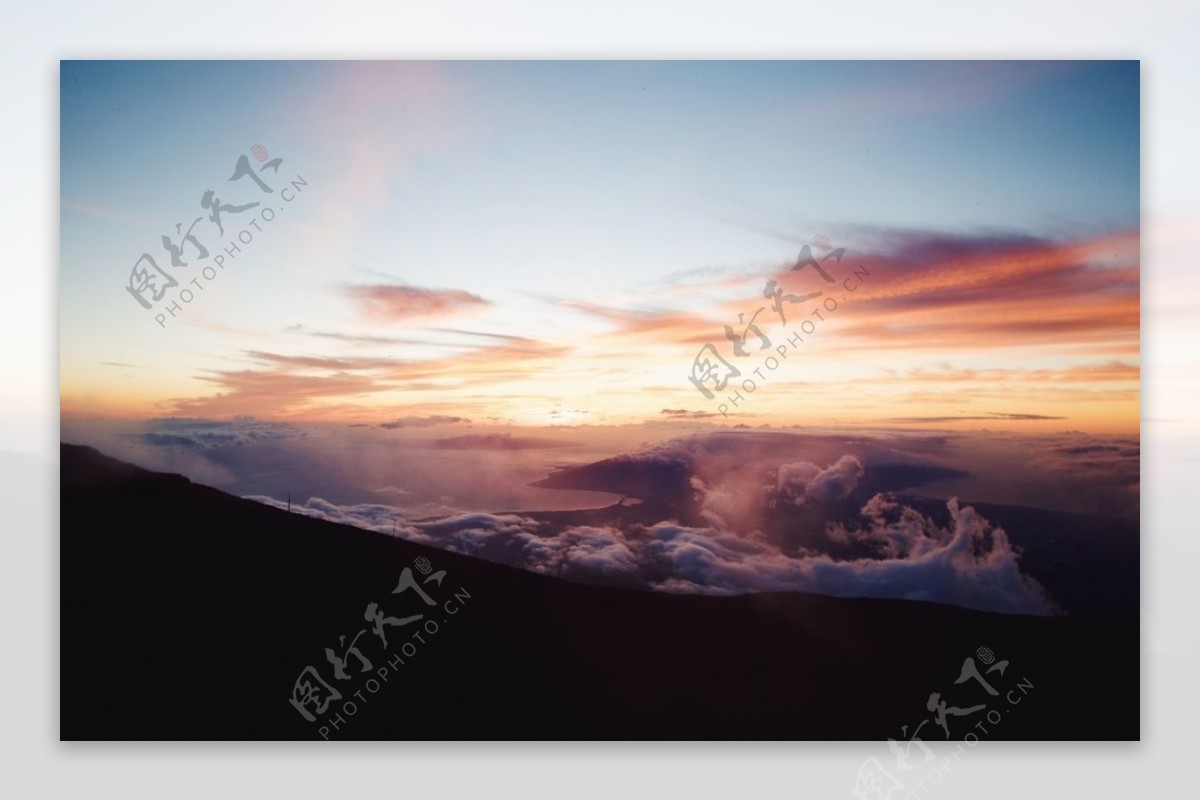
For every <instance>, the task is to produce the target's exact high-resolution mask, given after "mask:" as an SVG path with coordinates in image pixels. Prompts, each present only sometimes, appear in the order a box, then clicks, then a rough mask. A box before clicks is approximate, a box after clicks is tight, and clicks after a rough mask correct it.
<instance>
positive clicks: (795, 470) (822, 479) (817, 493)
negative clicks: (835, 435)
mask: <svg viewBox="0 0 1200 801" xmlns="http://www.w3.org/2000/svg"><path fill="white" fill-rule="evenodd" d="M865 472H866V471H865V470H864V468H863V465H862V462H860V461H859V460H858V459H857V458H856V457H854V456H850V455H849V454H847V455H845V456H843V457H841V458H840V459H838V460H837V461H836V462H834V463H833V464H832V465H830V466H829V467H827V468H825V469H824V470H822V469H821V468H819V467H817V466H816V465H815V464H812V463H811V462H795V463H793V464H785V465H783V466H782V467H780V468H779V471H778V473H777V478H776V490H777V491H778V493H779V498H780V499H781V500H783V501H786V502H788V503H792V504H794V505H796V506H804V505H805V504H806V503H808V502H809V501H814V502H816V503H828V502H830V501H840V500H844V499H846V498H849V497H850V494H851V493H852V492H854V490H855V488H856V487H857V486H858V480H859V479H860V478H862V477H863V474H864V473H865Z"/></svg>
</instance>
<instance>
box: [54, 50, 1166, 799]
mask: <svg viewBox="0 0 1200 801" xmlns="http://www.w3.org/2000/svg"><path fill="white" fill-rule="evenodd" d="M80 52H83V53H86V52H88V51H80ZM1142 77H1143V76H1142V62H1141V61H1140V60H1139V59H1138V58H1137V57H1133V58H1125V59H1121V58H1107V59H1098V60H1089V59H1079V58H1072V59H1049V60H1027V59H1020V60H1015V59H989V60H898V59H884V60H875V59H865V60H831V59H819V58H814V59H801V58H788V59H777V60H767V59H752V60H711V59H710V60H671V59H666V60H633V59H607V60H574V59H558V60H488V59H484V60H455V59H443V60H400V59H387V58H383V59H376V58H370V57H366V56H364V57H363V58H362V59H346V60H342V59H332V60H325V59H305V60H278V59H275V58H266V59H262V60H218V59H211V58H208V59H195V60H141V59H138V60H132V59H120V58H70V57H66V56H64V57H63V59H62V60H61V63H59V64H58V65H57V90H58V112H57V113H58V117H57V127H58V131H57V133H58V139H59V145H58V146H59V154H58V187H57V195H58V197H57V202H58V206H59V211H58V217H57V223H58V232H57V237H56V246H57V248H58V253H59V272H58V283H57V288H56V292H57V307H56V309H55V310H54V312H55V313H56V315H57V321H56V323H55V326H56V329H57V335H58V337H59V343H58V364H57V369H58V379H57V380H58V388H59V392H60V399H59V403H60V407H59V410H58V411H59V414H60V420H59V432H58V433H59V445H58V448H59V453H58V464H59V468H58V469H59V471H60V472H59V474H58V487H57V515H58V525H59V526H60V529H59V534H58V543H57V548H58V557H57V558H58V566H57V575H56V579H57V581H58V587H57V592H56V593H55V596H54V597H55V599H56V601H57V605H58V620H59V632H58V634H59V637H58V648H59V654H58V657H59V658H58V671H59V673H58V676H59V695H58V706H57V718H58V727H59V737H60V739H61V740H63V741H67V742H74V741H149V742H158V741H316V742H324V741H545V742H562V741H638V742H641V741H720V742H747V741H756V742H757V741H809V742H811V741H820V742H835V741H871V742H873V743H874V745H873V746H872V748H873V750H871V751H870V752H869V753H870V756H869V757H868V758H867V759H866V761H865V762H863V761H862V758H861V757H859V758H858V759H857V760H856V764H857V763H858V762H862V767H861V768H860V769H858V773H857V775H852V772H850V773H848V775H847V776H846V778H845V786H846V789H847V791H848V792H849V791H851V790H853V792H854V794H855V795H856V796H857V797H860V798H889V797H896V798H902V797H908V798H912V797H927V796H926V795H925V794H923V793H921V794H919V795H912V794H910V793H912V792H914V790H913V787H914V786H915V783H916V782H917V781H919V780H920V778H921V777H922V776H925V775H926V774H927V773H928V771H929V770H930V765H934V764H936V763H935V761H934V755H935V751H936V749H939V748H944V747H946V746H948V745H950V744H959V745H962V744H963V743H966V744H967V746H973V745H975V744H977V743H979V742H989V743H990V742H996V743H999V742H1001V741H1019V742H1045V741H1110V742H1114V743H1136V742H1137V741H1139V740H1141V739H1142V732H1143V714H1142V713H1143V691H1142V669H1143V666H1142V656H1143V645H1142V635H1143V632H1142V623H1141V612H1142V583H1143V582H1142V577H1141V572H1142V570H1141V568H1142V549H1141V531H1142V524H1141V519H1142V517H1141V515H1142V500H1141V474H1142V465H1141V440H1142V422H1141V417H1142V410H1141V400H1142V393H1141V351H1142V328H1141V324H1142V315H1141V288H1142V286H1141V264H1142V249H1141V237H1142V190H1141V180H1142V108H1141V105H1142V87H1141V83H1142ZM804 747H805V746H803V745H801V746H800V748H801V749H803V748H804ZM988 747H997V748H998V747H999V746H998V745H997V746H988ZM863 753H867V752H866V751H863ZM936 753H937V756H938V757H939V758H940V757H941V756H942V753H943V752H942V751H936ZM917 792H918V793H920V791H917Z"/></svg>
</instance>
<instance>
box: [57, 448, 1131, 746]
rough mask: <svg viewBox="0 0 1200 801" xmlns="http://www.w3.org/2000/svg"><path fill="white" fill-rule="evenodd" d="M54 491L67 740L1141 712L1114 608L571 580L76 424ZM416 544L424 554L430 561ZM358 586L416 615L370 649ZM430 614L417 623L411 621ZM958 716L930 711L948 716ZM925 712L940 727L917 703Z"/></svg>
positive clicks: (627, 732) (417, 736)
mask: <svg viewBox="0 0 1200 801" xmlns="http://www.w3.org/2000/svg"><path fill="white" fill-rule="evenodd" d="M61 512H62V514H61V517H62V520H61V555H62V556H61V698H60V703H61V730H60V733H61V737H62V738H63V739H66V740H81V739H88V740H91V739H97V740H109V739H121V740H124V739H139V740H143V739H145V740H152V739H173V740H191V739H239V740H254V739H313V738H318V737H319V736H320V734H319V730H320V727H321V726H322V725H325V726H326V727H327V728H328V729H329V732H328V736H329V737H330V738H331V739H397V740H442V739H502V740H526V739H536V740H550V739H679V740H690V739H723V740H724V739H830V740H844V739H865V740H884V739H885V738H887V737H895V738H898V739H899V738H901V726H908V727H909V731H910V733H911V731H912V727H913V726H914V725H916V724H918V723H919V722H920V721H921V720H923V719H925V718H927V717H929V716H930V713H929V712H928V711H927V710H926V706H925V702H926V699H927V698H928V697H929V695H930V693H931V692H935V691H936V692H939V693H941V695H942V698H943V699H945V700H947V701H948V702H949V703H950V704H957V705H959V706H963V707H966V706H969V705H972V704H977V703H986V704H988V705H989V707H988V708H989V710H993V709H994V710H995V711H996V712H998V713H1000V714H1001V715H1002V719H1001V722H1000V723H999V724H988V729H989V733H988V734H987V735H982V734H980V735H979V736H980V737H981V739H1046V740H1053V739H1079V740H1090V739H1137V738H1138V736H1139V709H1140V705H1139V667H1138V659H1139V648H1138V619H1137V613H1136V608H1134V609H1132V610H1126V611H1125V612H1124V613H1121V614H1118V613H1116V612H1113V613H1105V614H1099V613H1098V614H1093V615H1074V616H1068V617H1053V618H1050V617H1025V616H1015V615H1009V616H1006V615H997V614H989V613H982V612H973V611H968V610H963V609H957V608H953V607H946V606H939V605H935V604H928V603H920V602H909V601H881V600H870V599H841V598H828V597H821V596H814V595H805V594H799V593H767V594H755V595H745V596H739V597H702V596H685V595H670V594H664V593H652V592H645V591H639V590H630V589H619V588H612V587H596V586H585V585H581V584H573V583H570V582H566V581H563V580H559V579H556V578H552V577H548V576H541V575H536V574H533V573H528V572H525V571H521V570H517V569H513V568H509V567H505V566H502V565H497V564H493V563H489V562H484V561H481V560H478V559H473V558H468V557H465V556H461V555H457V554H453V553H449V552H445V551H440V550H438V549H435V548H430V547H425V546H421V545H417V544H414V543H410V542H406V541H403V540H399V539H394V538H391V537H388V536H384V535H380V534H375V533H372V532H367V531H362V530H359V529H355V528H350V527H347V526H341V525H336V524H332V523H328V522H324V521H320V520H315V519H311V518H307V517H301V516H298V515H290V514H288V513H286V512H283V511H280V510H278V509H274V508H271V507H268V506H265V505H262V504H259V503H255V502H252V501H248V500H244V499H241V498H236V497H232V496H229V495H226V494H224V493H222V492H219V491H217V490H214V489H210V488H208V487H203V486H199V485H196V484H193V483H192V482H190V481H188V480H187V479H186V478H183V477H182V476H177V475H166V474H159V473H153V472H149V471H146V470H142V469H140V468H136V467H133V466H131V465H128V464H124V463H121V462H118V461H116V460H113V459H110V458H108V457H106V456H103V455H102V454H100V453H99V452H97V451H95V450H93V449H90V448H84V447H78V446H72V445H63V446H62V478H61ZM420 558H424V559H426V560H428V561H429V563H430V565H420V566H419V567H418V569H416V570H413V571H412V573H411V575H412V576H413V577H414V579H415V581H417V582H422V581H424V582H428V583H423V584H418V585H417V586H418V587H421V588H422V591H424V592H427V593H428V595H429V596H430V599H431V600H433V601H435V605H434V606H428V605H426V604H425V603H424V602H423V601H422V600H421V598H420V597H418V595H417V593H416V592H415V591H412V592H410V591H405V592H403V593H401V594H393V593H392V590H393V589H394V588H396V587H397V583H398V580H399V579H400V578H401V576H403V575H404V571H405V569H406V568H408V569H412V568H413V567H414V560H418V559H420ZM420 567H428V568H430V569H431V570H432V571H433V572H432V573H430V574H429V575H430V578H431V577H436V576H437V575H438V573H439V571H442V570H444V571H446V573H445V576H444V577H443V578H442V579H441V582H440V584H438V583H437V582H436V581H430V580H429V578H427V577H426V576H425V575H424V574H423V573H422V572H421V571H420V569H419V568H420ZM371 603H377V604H379V607H380V608H381V609H382V610H383V612H384V613H385V614H386V615H387V616H391V617H393V619H401V618H404V617H406V616H412V615H415V614H424V615H425V618H424V619H422V620H421V621H417V622H413V623H410V624H408V625H406V626H397V625H387V626H385V628H384V631H385V633H386V636H387V638H388V641H389V645H388V646H387V648H384V647H383V646H382V644H381V642H380V640H379V639H378V638H377V637H376V635H375V634H374V633H373V632H372V631H371V623H370V622H369V621H367V620H366V619H365V616H364V612H365V611H367V610H368V605H369V604H371ZM451 609H453V610H454V613H453V614H451V612H450V610H451ZM430 622H433V623H435V624H436V626H437V631H436V633H429V631H428V629H425V630H422V629H421V626H423V625H425V624H427V623H430ZM364 628H365V629H366V631H365V633H364V634H362V635H361V636H360V637H359V639H358V640H357V645H358V646H360V650H361V653H362V654H363V655H364V656H365V657H366V658H367V659H369V660H370V662H371V664H372V669H371V670H370V671H368V672H365V673H361V672H359V670H360V667H361V665H362V663H361V662H360V661H359V660H357V659H356V658H355V657H354V656H353V655H347V652H346V649H345V647H344V645H339V643H338V638H339V636H342V635H345V637H346V643H349V642H351V641H352V640H353V638H354V637H355V636H356V634H357V633H358V632H359V631H360V630H362V629H364ZM415 632H421V639H423V640H424V642H420V641H418V640H417V639H416V638H415V636H414V633H415ZM406 644H407V645H406ZM327 647H328V648H331V649H333V652H334V653H335V656H336V655H346V661H347V666H346V668H345V670H346V671H347V675H348V676H349V677H350V678H349V679H348V680H346V681H339V680H337V679H336V678H334V676H333V668H332V666H331V664H330V663H329V662H328V661H327V659H326V657H325V653H324V652H325V649H326V648H327ZM981 647H986V648H990V649H991V651H992V652H994V654H995V660H996V662H995V664H999V662H1000V661H1004V660H1007V661H1008V665H1007V668H1006V669H1005V670H1004V671H1003V673H1001V672H1000V671H995V672H992V673H988V674H986V679H987V680H988V681H989V682H990V683H992V684H993V685H994V687H995V688H996V689H997V691H998V692H999V695H998V696H996V697H992V696H989V695H987V694H985V692H984V690H983V689H982V688H981V686H980V684H979V683H978V682H976V681H974V680H967V681H965V682H964V683H962V684H955V680H956V679H957V678H959V676H960V670H961V669H962V666H963V663H964V660H965V659H966V658H968V657H974V655H975V654H976V651H977V649H979V648H981ZM409 648H411V651H409V650H407V649H409ZM400 659H403V660H404V662H403V664H399V660H400ZM976 659H977V663H978V666H979V668H980V670H983V669H984V666H985V664H986V661H984V660H983V658H982V657H976ZM389 662H391V664H392V665H393V667H392V668H390V669H389V671H388V676H387V680H386V681H381V677H380V674H379V669H380V668H381V667H387V666H388V665H389ZM995 664H993V667H995ZM310 665H311V666H313V667H314V668H316V669H317V670H318V671H319V672H320V674H321V675H322V677H323V678H324V680H325V681H326V682H328V683H329V685H330V686H331V687H334V688H336V689H339V691H340V692H342V696H343V697H342V699H341V700H340V701H336V702H333V703H332V704H331V706H330V707H329V710H328V711H327V713H326V714H325V715H324V716H322V717H321V718H320V719H319V720H317V721H316V722H308V721H306V720H305V719H304V717H302V715H301V714H300V713H299V712H298V711H297V710H296V709H295V708H294V707H293V706H292V704H291V703H289V698H291V697H292V691H293V687H294V685H295V684H296V681H297V678H298V677H299V676H300V674H301V672H302V671H303V670H304V669H305V667H306V666H310ZM368 679H371V680H372V681H374V682H378V684H376V685H375V687H376V689H375V690H372V689H371V685H370V683H369V682H368ZM1018 685H1022V686H1024V687H1025V688H1024V689H1021V690H1019V691H1016V690H1014V689H1013V688H1016V687H1018ZM1025 685H1027V686H1025ZM356 691H357V693H358V695H357V696H356V695H355V692H356ZM1010 692H1016V693H1017V694H1016V695H1013V696H1012V697H1013V698H1017V699H1018V700H1019V701H1020V703H1019V704H1017V705H1013V704H1012V703H1011V701H1010V700H1009V693H1010ZM347 701H349V702H350V703H351V704H353V705H354V712H353V714H351V713H350V710H349V709H348V708H347V706H346V705H345V704H346V702H347ZM335 714H341V715H342V719H343V721H344V722H343V723H341V724H339V728H337V729H334V728H333V727H332V726H330V725H329V723H328V722H329V720H330V718H331V717H332V716H333V715H335ZM976 719H977V718H974V717H973V718H971V719H970V722H968V721H967V719H959V718H953V717H951V718H950V719H949V725H950V727H951V731H952V732H954V734H955V739H957V738H960V737H961V736H962V735H963V734H964V733H965V732H966V731H967V730H968V729H969V728H970V727H971V726H972V725H973V724H974V721H975V720H976ZM976 733H977V734H978V731H977V732H976ZM921 736H922V737H923V738H924V739H925V740H927V741H936V740H940V739H942V738H943V734H942V732H941V729H940V728H939V727H938V725H937V724H936V723H935V722H932V721H931V723H930V724H929V725H926V726H925V727H924V728H923V729H922V733H921ZM883 748H884V750H883V751H882V752H881V753H882V756H883V757H886V756H887V752H886V747H885V746H884V747H883ZM914 754H916V752H915V751H914Z"/></svg>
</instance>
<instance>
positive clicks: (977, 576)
mask: <svg viewBox="0 0 1200 801" xmlns="http://www.w3.org/2000/svg"><path fill="white" fill-rule="evenodd" d="M835 467H836V465H835ZM852 467H853V466H852V465H851V466H849V467H846V466H843V467H842V468H840V469H838V470H834V468H829V469H828V471H819V472H830V475H831V476H836V477H845V476H846V475H853V474H854V473H853V471H852V469H851V468H852ZM806 486H807V485H806ZM253 499H254V500H259V501H262V502H264V503H269V504H270V505H272V506H275V507H277V508H283V507H284V504H282V503H281V502H279V501H277V500H274V499H271V498H263V497H253ZM292 510H293V511H295V512H300V513H302V514H306V515H309V516H312V517H317V518H320V519H323V520H333V521H335V522H340V523H348V524H350V525H355V526H359V527H361V528H367V529H371V530H374V531H380V532H384V533H393V531H394V533H395V534H396V536H399V537H403V538H405V539H409V540H413V541H416V542H421V543H425V544H428V545H433V546H436V547H439V548H444V549H447V550H451V551H455V552H458V553H463V554H467V555H470V556H478V557H480V558H483V559H488V560H490V561H494V562H499V563H502V564H507V565H511V566H514V567H520V568H524V569H527V570H531V571H534V572H537V573H543V574H547V575H554V576H559V577H563V578H568V579H576V580H581V581H589V582H593V583H611V584H620V585H626V586H638V587H643V588H646V589H653V590H660V591H667V592H680V593H699V594H717V595H736V594H742V593H749V592H765V591H796V592H810V593H818V594H823V595H832V596H839V597H870V598H890V599H904V600H919V601H930V602H936V603H944V604H952V605H955V606H962V607H966V608H970V609H979V610H985V611H993V612H1004V613H1017V614H1033V615H1047V614H1053V613H1055V612H1056V608H1055V606H1054V604H1053V602H1052V601H1051V600H1050V599H1049V597H1048V596H1047V594H1046V592H1045V590H1044V589H1043V588H1042V587H1041V586H1040V585H1039V584H1038V583H1037V582H1036V581H1034V580H1033V579H1031V578H1029V577H1028V576H1026V575H1024V574H1023V573H1022V572H1021V569H1020V564H1019V553H1018V552H1017V550H1016V549H1015V548H1014V547H1013V546H1012V544H1011V543H1010V542H1009V540H1008V536H1007V534H1006V533H1005V532H1004V530H1003V529H1001V528H1000V527H998V526H993V525H992V524H991V523H989V522H988V521H987V520H986V519H984V518H983V517H982V516H980V515H979V514H977V513H976V512H975V510H974V509H973V508H972V507H969V506H965V507H960V505H959V503H958V501H957V500H956V499H951V500H950V501H949V502H948V503H947V510H948V512H949V520H950V522H949V524H948V525H947V526H945V527H942V526H940V525H938V524H937V523H936V522H935V521H934V520H932V519H931V518H928V517H925V516H924V515H922V514H921V513H920V512H918V511H917V510H915V509H912V508H911V507H908V506H905V505H903V504H900V503H898V502H896V501H893V500H889V499H888V498H887V497H885V496H883V495H876V496H874V497H873V498H872V499H871V500H870V501H868V502H867V504H865V505H864V506H863V507H862V510H861V515H860V517H861V520H860V523H859V524H858V525H843V524H836V525H833V526H831V527H830V536H831V538H837V539H840V540H842V541H846V542H851V541H853V542H857V543H863V544H867V545H869V546H870V547H871V549H872V550H873V551H874V555H873V556H871V557H863V558H856V559H845V560H838V559H834V558H832V557H830V556H829V555H826V554H816V553H811V552H801V553H799V554H795V555H791V554H785V553H783V552H782V551H781V550H780V549H779V548H778V547H776V546H774V545H772V544H770V543H768V542H766V541H764V540H762V539H761V538H755V537H745V536H742V535H739V534H736V533H733V532H729V531H723V530H721V529H719V528H718V527H715V526H708V527H697V526H686V525H682V524H680V523H678V522H675V521H662V522H659V523H656V524H654V525H642V524H633V525H629V526H626V527H624V528H618V527H616V526H611V525H609V526H596V525H591V526H555V525H552V524H550V523H547V522H545V521H539V520H537V519H535V518H532V517H528V516H524V515H517V514H486V513H472V514H459V515H452V516H449V517H445V518H442V519H440V520H435V521H411V520H407V519H405V518H404V516H403V515H404V512H403V510H400V509H397V508H395V507H390V506H385V505H379V504H357V505H351V506H341V507H339V506H336V505H334V504H331V503H329V502H328V501H325V500H323V499H320V498H313V499H310V500H309V501H307V502H306V503H305V504H302V505H293V507H292Z"/></svg>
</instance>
